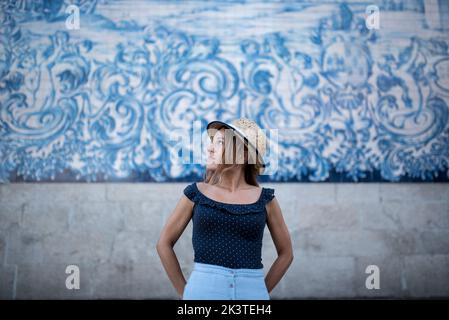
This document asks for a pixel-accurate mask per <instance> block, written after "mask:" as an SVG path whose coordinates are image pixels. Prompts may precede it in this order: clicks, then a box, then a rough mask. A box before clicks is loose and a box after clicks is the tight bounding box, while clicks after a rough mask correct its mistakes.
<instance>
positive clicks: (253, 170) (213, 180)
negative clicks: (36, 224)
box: [204, 126, 260, 187]
mask: <svg viewBox="0 0 449 320" xmlns="http://www.w3.org/2000/svg"><path fill="white" fill-rule="evenodd" d="M222 128H224V126H221V127H219V128H217V130H220V129H222ZM227 137H228V136H226V138H227ZM231 137H232V139H229V138H228V139H226V138H225V139H224V140H225V144H224V147H223V150H222V151H223V152H222V154H221V163H219V164H217V168H216V169H208V168H206V172H205V174H204V182H205V183H209V184H212V185H214V184H217V183H219V182H220V181H221V179H222V177H223V175H224V174H225V173H226V172H227V171H229V170H231V169H232V168H236V167H240V166H242V165H243V166H244V169H243V170H244V177H245V182H246V183H247V184H250V185H253V186H256V187H259V183H258V182H257V176H258V174H259V166H260V163H259V159H258V157H256V163H248V146H247V143H246V141H245V143H243V141H242V140H241V139H239V138H238V137H236V136H235V135H232V136H231ZM210 139H211V141H212V140H213V136H211V137H210ZM231 148H232V150H233V152H232V153H229V152H226V150H230V149H231ZM242 154H243V155H244V156H243V160H244V163H237V161H236V157H237V155H242ZM250 154H251V153H250ZM230 155H232V163H231V164H229V163H227V162H229V160H230V159H229V156H230ZM226 157H228V158H226ZM225 160H227V161H225ZM251 162H254V161H251Z"/></svg>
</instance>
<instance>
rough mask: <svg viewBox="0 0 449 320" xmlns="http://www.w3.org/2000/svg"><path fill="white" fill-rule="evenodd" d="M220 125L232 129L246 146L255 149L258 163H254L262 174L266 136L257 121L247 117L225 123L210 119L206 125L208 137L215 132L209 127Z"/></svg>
mask: <svg viewBox="0 0 449 320" xmlns="http://www.w3.org/2000/svg"><path fill="white" fill-rule="evenodd" d="M221 127H225V128H228V129H233V130H234V132H235V133H236V136H237V137H239V138H241V139H242V140H243V141H244V142H246V144H247V145H248V148H252V149H253V150H254V149H255V151H256V155H257V157H258V164H256V167H257V169H258V171H259V174H262V173H263V171H264V169H265V167H266V164H265V161H264V159H263V156H264V155H265V152H266V147H267V145H266V144H267V137H266V136H265V134H264V132H263V131H262V129H261V128H260V127H259V126H258V125H257V123H255V122H254V121H252V120H249V119H247V118H240V119H236V120H234V121H232V122H231V123H226V122H223V121H219V120H215V121H211V122H209V124H208V125H207V134H208V135H209V138H211V139H212V137H213V134H214V133H215V131H214V130H209V129H218V128H221Z"/></svg>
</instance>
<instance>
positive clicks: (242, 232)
mask: <svg viewBox="0 0 449 320" xmlns="http://www.w3.org/2000/svg"><path fill="white" fill-rule="evenodd" d="M184 194H185V195H186V196H187V197H188V198H189V199H190V200H191V201H193V202H194V203H195V204H194V207H193V216H192V222H193V230H192V244H193V249H194V261H195V262H200V263H208V264H215V265H220V266H224V267H227V268H234V269H237V268H245V269H260V268H263V264H262V238H263V232H264V228H265V225H266V217H267V212H266V207H265V206H266V204H267V203H268V202H270V201H271V200H272V199H273V198H274V189H271V188H264V187H263V188H262V193H261V195H260V197H259V199H258V200H257V201H256V202H254V203H251V204H232V203H224V202H218V201H215V200H213V199H210V198H208V197H207V196H206V195H204V194H203V193H201V192H200V191H199V189H198V187H197V185H196V183H192V184H190V185H188V186H187V187H186V188H185V189H184Z"/></svg>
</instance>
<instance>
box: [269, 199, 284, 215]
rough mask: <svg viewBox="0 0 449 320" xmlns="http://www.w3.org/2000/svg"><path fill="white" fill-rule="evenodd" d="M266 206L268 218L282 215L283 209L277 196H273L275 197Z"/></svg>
mask: <svg viewBox="0 0 449 320" xmlns="http://www.w3.org/2000/svg"><path fill="white" fill-rule="evenodd" d="M266 208H267V215H268V218H270V217H272V216H280V215H282V210H281V207H280V206H279V202H278V200H277V198H276V197H273V199H272V200H271V201H269V202H268V203H267V204H266Z"/></svg>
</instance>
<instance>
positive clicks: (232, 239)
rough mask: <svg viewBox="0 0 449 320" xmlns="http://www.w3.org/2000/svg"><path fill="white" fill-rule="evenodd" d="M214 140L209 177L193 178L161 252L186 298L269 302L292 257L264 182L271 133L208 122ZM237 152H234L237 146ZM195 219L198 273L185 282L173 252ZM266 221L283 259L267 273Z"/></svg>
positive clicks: (244, 122)
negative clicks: (260, 179)
mask: <svg viewBox="0 0 449 320" xmlns="http://www.w3.org/2000/svg"><path fill="white" fill-rule="evenodd" d="M207 132H208V135H209V137H210V139H211V144H210V145H209V146H208V148H207V153H208V160H207V165H206V173H205V179H204V181H203V182H198V183H192V184H189V185H188V186H187V187H186V188H185V189H184V195H183V196H182V197H181V199H180V200H179V202H178V204H177V205H176V207H175V209H174V211H173V212H172V214H171V215H170V217H169V218H168V220H167V222H166V225H165V226H164V228H163V229H162V232H161V234H160V238H159V241H158V243H157V246H156V248H157V251H158V254H159V256H160V259H161V261H162V264H163V266H164V269H165V271H166V272H167V275H168V277H169V279H170V281H171V282H172V284H173V286H174V287H175V289H176V291H177V292H178V294H179V298H180V299H184V300H195V299H196V300H215V299H219V300H243V299H250V300H269V299H270V295H269V293H270V292H271V290H273V288H274V287H275V286H276V284H277V283H278V282H279V281H280V280H281V278H282V277H283V276H284V274H285V272H286V271H287V269H288V267H289V266H290V264H291V263H292V260H293V250H292V244H291V239H290V234H289V232H288V228H287V226H286V224H285V222H284V219H283V216H282V212H281V208H280V206H279V203H278V201H277V200H276V198H275V196H274V189H271V188H265V187H262V188H260V187H259V184H258V182H257V175H259V174H261V173H262V172H263V170H264V167H265V163H264V162H263V155H264V153H265V147H266V137H265V135H264V134H263V132H262V131H261V129H260V128H259V127H258V126H257V124H256V123H255V122H253V121H251V120H248V119H245V118H242V119H238V120H235V121H233V122H232V124H228V123H225V122H221V121H212V122H210V123H209V124H208V126H207ZM231 150H232V152H231ZM190 219H192V222H193V229H192V244H193V249H194V266H193V271H192V273H191V274H190V277H189V278H188V281H187V282H186V280H185V278H184V276H183V274H182V271H181V268H180V265H179V261H178V259H177V257H176V254H175V252H174V250H173V246H174V245H175V243H176V241H177V240H178V238H179V237H180V236H181V234H182V233H183V231H184V229H185V228H186V226H187V225H188V223H189V221H190ZM265 224H266V225H267V226H268V229H269V231H270V233H271V237H272V239H273V242H274V244H275V247H276V251H277V254H278V257H277V258H276V260H275V261H274V263H273V265H272V266H271V268H270V270H269V272H268V273H267V275H266V277H265V278H264V271H263V264H262V259H261V255H262V238H263V231H264V228H265Z"/></svg>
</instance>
